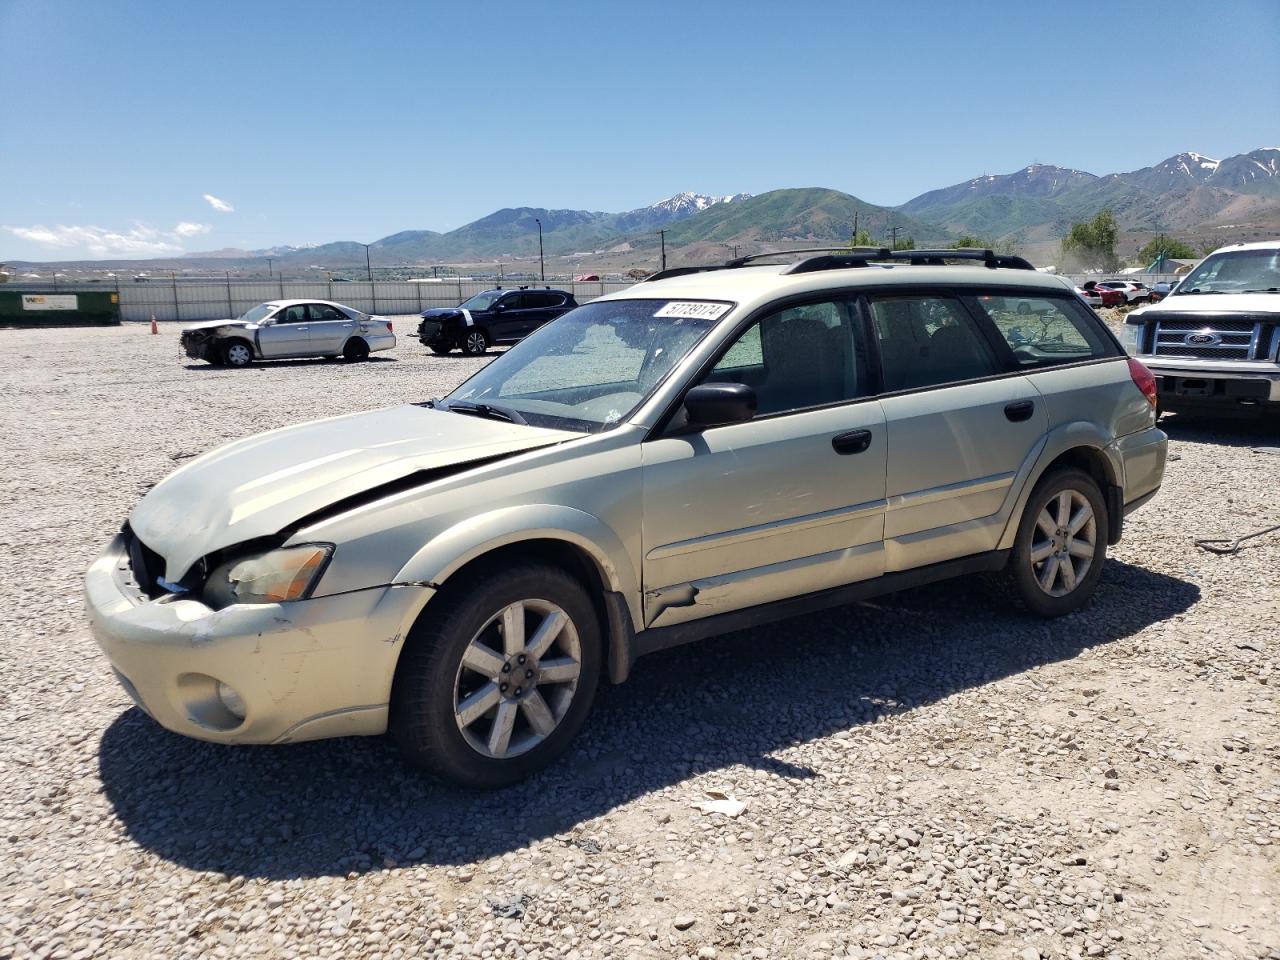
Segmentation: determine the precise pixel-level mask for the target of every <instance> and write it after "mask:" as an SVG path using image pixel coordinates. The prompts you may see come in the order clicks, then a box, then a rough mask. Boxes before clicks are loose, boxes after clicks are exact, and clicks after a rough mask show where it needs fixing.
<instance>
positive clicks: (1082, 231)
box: [1062, 210, 1120, 272]
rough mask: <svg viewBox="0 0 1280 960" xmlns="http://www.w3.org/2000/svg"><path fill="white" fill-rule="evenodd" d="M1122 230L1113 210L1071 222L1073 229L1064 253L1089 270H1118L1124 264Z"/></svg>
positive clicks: (1067, 237)
mask: <svg viewBox="0 0 1280 960" xmlns="http://www.w3.org/2000/svg"><path fill="white" fill-rule="evenodd" d="M1119 232H1120V231H1119V228H1118V227H1117V226H1116V218H1115V217H1113V216H1112V215H1111V211H1110V210H1103V211H1102V212H1101V213H1099V214H1098V215H1097V216H1096V217H1094V218H1093V219H1092V220H1090V221H1088V222H1086V223H1073V224H1072V225H1071V230H1070V232H1068V233H1067V235H1066V236H1065V237H1063V239H1062V255H1063V257H1064V258H1065V259H1067V260H1075V261H1077V262H1078V263H1079V264H1080V265H1081V266H1082V267H1084V268H1085V269H1086V270H1105V271H1108V272H1109V271H1112V270H1115V269H1116V267H1118V266H1119V265H1120V260H1119V258H1118V257H1117V256H1116V237H1117V236H1118V234H1119Z"/></svg>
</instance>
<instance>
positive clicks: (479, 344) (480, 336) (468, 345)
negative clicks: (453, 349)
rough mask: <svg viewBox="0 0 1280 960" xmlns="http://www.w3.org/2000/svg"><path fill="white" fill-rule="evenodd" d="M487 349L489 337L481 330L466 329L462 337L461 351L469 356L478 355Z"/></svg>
mask: <svg viewBox="0 0 1280 960" xmlns="http://www.w3.org/2000/svg"><path fill="white" fill-rule="evenodd" d="M488 349H489V338H488V337H486V336H485V334H484V331H483V330H468V331H467V332H466V333H465V334H464V335H463V337H462V352H463V353H465V354H467V356H470V357H478V356H480V355H481V354H483V353H484V352H485V351H486V350H488Z"/></svg>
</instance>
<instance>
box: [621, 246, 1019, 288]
mask: <svg viewBox="0 0 1280 960" xmlns="http://www.w3.org/2000/svg"><path fill="white" fill-rule="evenodd" d="M798 253H816V254H821V256H816V257H806V258H805V259H803V260H800V261H797V262H796V263H794V264H792V265H791V266H790V267H788V268H787V269H786V270H784V271H783V273H784V274H792V273H817V272H818V271H820V270H843V269H847V268H850V267H865V266H867V265H869V264H871V263H884V262H890V263H892V262H893V261H895V260H897V261H900V262H903V263H909V264H917V265H921V266H936V267H940V266H944V265H945V264H946V262H947V261H948V260H978V261H981V262H982V264H983V266H985V267H987V268H988V269H991V270H995V269H996V268H997V267H1002V268H1004V269H1007V270H1034V269H1035V267H1033V266H1032V265H1031V263H1030V261H1028V260H1025V259H1023V258H1022V257H1015V256H1010V255H1005V254H997V253H996V252H995V251H994V250H987V249H983V248H981V247H956V248H944V249H940V250H890V249H889V248H888V247H811V248H808V249H805V250H775V251H774V252H772V253H753V254H751V255H750V256H746V257H735V258H734V259H732V260H728V261H726V262H725V263H722V264H707V265H705V266H701V267H671V268H670V269H669V270H660V271H658V272H657V273H655V274H653V275H652V276H650V277H646V278H645V279H644V280H642V281H641V283H649V282H650V281H653V280H666V279H668V278H670V277H685V276H688V275H689V274H692V273H706V272H707V271H710V270H733V269H735V268H737V267H745V266H748V265H750V264H753V263H755V261H757V260H764V259H767V258H769V257H787V256H791V255H793V254H798Z"/></svg>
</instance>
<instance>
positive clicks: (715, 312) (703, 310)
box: [654, 300, 733, 320]
mask: <svg viewBox="0 0 1280 960" xmlns="http://www.w3.org/2000/svg"><path fill="white" fill-rule="evenodd" d="M731 306H733V304H731V303H711V302H709V301H706V300H672V301H671V302H670V303H668V304H667V305H666V306H665V307H663V308H662V309H661V310H659V311H658V312H657V313H655V314H654V316H655V317H687V318H688V319H690V320H719V319H720V318H721V317H723V316H724V315H725V313H727V312H728V310H729V308H730V307H731Z"/></svg>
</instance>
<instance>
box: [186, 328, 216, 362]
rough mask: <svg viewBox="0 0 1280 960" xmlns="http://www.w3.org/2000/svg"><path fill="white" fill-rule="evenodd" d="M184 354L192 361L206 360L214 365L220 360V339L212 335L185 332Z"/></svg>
mask: <svg viewBox="0 0 1280 960" xmlns="http://www.w3.org/2000/svg"><path fill="white" fill-rule="evenodd" d="M181 342H182V352H183V353H185V354H186V355H187V356H188V357H190V358H191V359H192V360H205V361H208V362H210V363H212V362H213V361H214V360H216V359H218V338H217V337H215V336H214V335H213V334H212V333H204V332H197V331H191V330H187V331H183V334H182V341H181Z"/></svg>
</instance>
